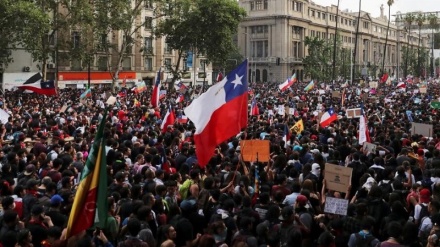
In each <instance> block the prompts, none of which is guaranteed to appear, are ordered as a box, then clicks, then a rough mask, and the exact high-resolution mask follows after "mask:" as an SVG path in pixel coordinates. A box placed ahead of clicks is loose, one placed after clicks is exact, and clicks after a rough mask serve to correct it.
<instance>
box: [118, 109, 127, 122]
mask: <svg viewBox="0 0 440 247" xmlns="http://www.w3.org/2000/svg"><path fill="white" fill-rule="evenodd" d="M126 110H127V107H126V106H122V107H121V109H120V110H119V111H118V119H119V121H125V119H126V117H127V113H126Z"/></svg>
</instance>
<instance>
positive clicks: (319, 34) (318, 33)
mask: <svg viewBox="0 0 440 247" xmlns="http://www.w3.org/2000/svg"><path fill="white" fill-rule="evenodd" d="M316 35H317V37H318V39H320V38H321V32H319V31H318V32H316Z"/></svg>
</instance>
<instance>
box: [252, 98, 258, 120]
mask: <svg viewBox="0 0 440 247" xmlns="http://www.w3.org/2000/svg"><path fill="white" fill-rule="evenodd" d="M257 115H260V109H258V104H257V101H256V100H255V97H254V98H253V99H252V104H251V116H257Z"/></svg>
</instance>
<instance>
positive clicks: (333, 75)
mask: <svg viewBox="0 0 440 247" xmlns="http://www.w3.org/2000/svg"><path fill="white" fill-rule="evenodd" d="M338 20H339V0H338V7H337V8H336V27H335V37H334V40H333V73H332V79H333V80H335V79H336V39H337V37H338V23H339V21H338Z"/></svg>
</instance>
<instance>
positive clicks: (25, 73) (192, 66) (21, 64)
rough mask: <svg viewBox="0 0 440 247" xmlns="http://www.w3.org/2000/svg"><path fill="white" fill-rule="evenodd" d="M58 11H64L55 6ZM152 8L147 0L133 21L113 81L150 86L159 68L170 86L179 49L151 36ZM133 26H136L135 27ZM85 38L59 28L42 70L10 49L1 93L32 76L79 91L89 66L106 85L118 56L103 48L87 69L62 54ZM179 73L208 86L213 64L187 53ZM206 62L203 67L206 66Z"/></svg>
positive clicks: (0, 75) (94, 81) (114, 39)
mask: <svg viewBox="0 0 440 247" xmlns="http://www.w3.org/2000/svg"><path fill="white" fill-rule="evenodd" d="M59 11H65V10H63V9H62V8H59ZM153 17H154V6H153V4H152V1H145V6H144V7H143V8H142V11H141V14H140V15H139V16H138V17H137V18H136V21H135V22H136V23H144V25H143V26H142V27H141V28H139V29H138V30H137V32H136V33H135V34H134V35H133V37H131V38H133V39H135V40H134V42H133V45H131V46H129V47H127V49H126V53H125V55H124V57H123V58H122V62H121V66H120V72H119V74H118V80H117V83H118V84H119V85H121V84H122V83H123V82H124V83H126V85H127V86H134V85H135V84H136V83H138V82H141V81H145V82H146V84H147V85H148V84H152V83H153V82H154V78H155V77H156V74H157V71H158V70H159V69H160V68H162V70H161V71H162V73H161V80H162V82H163V85H166V84H165V83H164V82H169V81H170V80H171V78H172V74H171V73H170V72H169V69H168V67H169V65H174V64H177V59H178V58H177V51H174V50H172V49H170V48H169V47H168V45H167V43H166V37H160V38H156V37H154V36H153V34H152V31H153V30H152V29H153V27H154V25H155V20H154V18H153ZM133 28H134V27H133ZM88 38H90V36H89V35H87V34H85V33H84V32H81V31H80V30H79V29H76V30H62V31H60V32H58V33H57V35H56V38H54V39H52V40H51V42H52V43H51V45H52V47H55V45H56V43H58V48H57V49H56V50H57V51H58V56H55V55H52V56H51V59H49V60H48V61H47V62H46V65H45V67H46V70H45V71H44V70H43V69H42V68H43V67H44V65H43V63H41V62H38V61H34V59H33V58H32V56H31V55H30V54H29V53H27V52H26V51H24V50H21V49H17V50H12V51H11V53H12V58H13V62H12V63H10V64H9V65H8V66H7V67H6V68H1V70H0V80H1V81H0V82H1V83H2V88H3V89H11V88H13V87H14V86H17V85H20V84H22V83H23V82H25V81H26V80H27V79H28V78H30V77H31V76H32V75H34V74H35V73H44V72H45V73H44V74H45V78H47V79H48V80H55V81H56V83H57V85H58V87H59V88H65V87H79V88H83V87H84V86H85V85H87V83H88V79H89V72H88V71H89V67H90V82H91V85H92V86H99V85H110V84H111V83H112V74H111V72H110V71H109V66H119V64H118V55H117V54H116V52H113V53H111V54H107V53H106V52H104V50H100V49H97V50H95V53H94V54H92V56H93V59H91V61H92V62H91V63H90V65H89V64H88V63H87V62H84V61H81V60H79V59H71V58H69V59H66V57H68V56H63V53H68V52H69V51H68V49H67V45H66V44H67V43H69V44H72V45H73V46H81V45H84V43H86V39H88ZM125 38H127V37H124V36H123V34H122V31H118V32H111V33H110V34H108V35H104V36H103V37H101V38H100V39H101V40H94V41H93V45H97V46H99V44H100V42H102V43H104V42H103V41H105V42H108V43H109V44H112V45H116V46H118V47H120V46H121V44H122V42H123V40H124V39H125ZM54 50H55V48H54ZM180 64H181V69H183V68H185V69H186V71H187V72H186V73H184V75H183V78H182V81H183V82H185V83H187V84H194V83H195V84H202V83H203V82H205V83H207V84H212V81H213V79H212V77H213V75H212V66H211V65H210V64H209V63H207V59H206V58H204V57H203V56H200V55H196V54H195V53H192V52H190V51H188V52H187V56H186V57H184V58H182V61H181V62H180ZM205 64H207V65H206V66H205Z"/></svg>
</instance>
